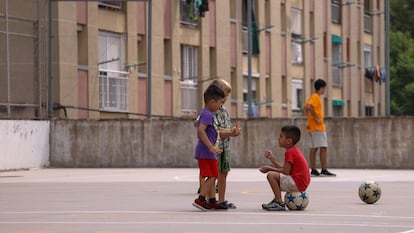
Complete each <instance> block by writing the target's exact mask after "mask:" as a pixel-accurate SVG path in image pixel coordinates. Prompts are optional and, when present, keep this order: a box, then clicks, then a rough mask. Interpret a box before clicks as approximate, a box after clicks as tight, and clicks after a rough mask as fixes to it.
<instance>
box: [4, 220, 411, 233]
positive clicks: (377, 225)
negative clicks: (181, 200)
mask: <svg viewBox="0 0 414 233" xmlns="http://www.w3.org/2000/svg"><path fill="white" fill-rule="evenodd" d="M0 224H59V225H61V224H70V225H71V224H84V225H95V224H100V225H137V224H140V225H160V224H162V225H170V224H177V225H200V224H207V225H209V224H214V225H273V226H277V225H295V226H298V225H302V226H303V225H306V226H318V227H320V226H349V227H369V228H371V229H372V228H380V227H381V228H383V227H388V228H412V227H413V226H412V225H411V226H408V225H393V224H362V223H326V222H310V223H304V222H297V221H295V222H280V223H278V222H267V223H263V222H262V223H249V222H216V221H213V222H208V221H206V222H148V221H145V222H144V221H142V222H141V221H128V222H109V221H108V220H105V221H102V222H100V221H68V222H62V221H39V222H35V221H26V222H23V221H22V222H18V221H9V222H7V221H5V222H1V221H0ZM408 232H409V233H411V232H413V231H407V232H405V233H408Z"/></svg>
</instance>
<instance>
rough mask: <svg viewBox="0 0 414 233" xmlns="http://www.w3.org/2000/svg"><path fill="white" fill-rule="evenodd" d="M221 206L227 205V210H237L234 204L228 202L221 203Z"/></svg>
mask: <svg viewBox="0 0 414 233" xmlns="http://www.w3.org/2000/svg"><path fill="white" fill-rule="evenodd" d="M219 204H223V205H226V206H227V209H236V208H237V207H236V205H235V204H233V203H231V202H228V201H227V200H226V201H223V202H221V203H219Z"/></svg>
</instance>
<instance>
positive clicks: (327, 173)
mask: <svg viewBox="0 0 414 233" xmlns="http://www.w3.org/2000/svg"><path fill="white" fill-rule="evenodd" d="M321 176H336V174H334V173H331V172H329V171H328V170H327V169H324V170H322V171H321Z"/></svg>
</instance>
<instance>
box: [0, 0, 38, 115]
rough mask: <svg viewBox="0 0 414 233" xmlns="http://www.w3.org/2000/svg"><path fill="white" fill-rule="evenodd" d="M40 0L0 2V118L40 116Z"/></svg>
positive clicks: (5, 0)
mask: <svg viewBox="0 0 414 233" xmlns="http://www.w3.org/2000/svg"><path fill="white" fill-rule="evenodd" d="M40 14H41V3H40V0H2V1H0V118H7V119H38V118H43V116H44V110H42V109H43V107H42V106H44V105H45V104H44V102H45V99H44V97H45V95H42V94H41V93H42V91H45V88H44V86H42V85H43V83H42V81H41V79H42V77H45V75H44V73H43V72H44V70H45V69H44V68H42V61H44V60H43V59H42V57H41V56H42V52H44V51H43V49H42V46H43V48H44V44H45V43H44V42H42V41H41V40H42V38H44V37H42V35H41V33H42V21H41V17H40Z"/></svg>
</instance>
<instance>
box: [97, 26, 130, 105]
mask: <svg viewBox="0 0 414 233" xmlns="http://www.w3.org/2000/svg"><path fill="white" fill-rule="evenodd" d="M124 40H125V39H124V36H122V35H121V34H117V33H110V32H99V63H98V66H99V107H100V110H102V111H114V112H127V111H128V72H125V71H124V69H125V67H124V54H125V51H124V46H125V42H124Z"/></svg>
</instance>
